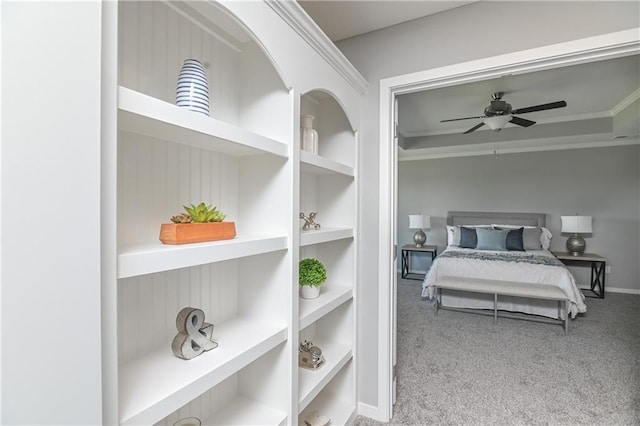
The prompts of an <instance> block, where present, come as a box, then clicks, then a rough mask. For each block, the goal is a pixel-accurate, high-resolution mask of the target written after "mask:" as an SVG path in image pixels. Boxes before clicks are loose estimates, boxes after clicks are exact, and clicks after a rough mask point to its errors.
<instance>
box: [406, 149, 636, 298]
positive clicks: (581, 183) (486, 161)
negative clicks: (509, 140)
mask: <svg viewBox="0 0 640 426" xmlns="http://www.w3.org/2000/svg"><path fill="white" fill-rule="evenodd" d="M638 151H640V147H638V146H637V145H636V146H619V147H612V148H590V149H577V150H566V151H552V152H535V153H523V154H506V155H499V156H498V158H495V157H494V156H479V157H465V158H447V159H441V160H421V161H403V162H401V163H399V168H398V192H399V193H398V217H399V218H406V217H407V215H408V214H409V213H410V212H415V211H422V213H423V214H426V215H430V216H431V231H430V232H429V233H428V243H429V244H436V245H438V248H439V250H440V251H442V250H443V249H444V246H445V245H446V234H445V224H446V216H447V211H450V210H462V211H474V210H475V211H509V212H535V213H546V214H547V228H549V230H550V231H551V232H552V233H553V235H554V237H553V239H552V241H551V250H557V251H566V247H565V242H566V239H567V237H566V236H564V235H561V234H560V216H562V215H567V214H575V213H580V214H584V215H588V216H593V234H592V236H590V237H587V238H586V242H587V252H590V253H597V254H599V255H601V256H604V257H606V258H607V265H609V266H611V274H609V275H607V276H606V285H607V287H614V288H618V289H627V290H631V291H632V292H636V293H638V294H640V275H639V274H638V267H637V260H638V259H640V252H639V245H638V241H637V238H636V235H637V234H638V232H640V208H639V207H638V206H639V204H640V199H639V197H638V192H639V187H638V186H639V183H638V180H639V162H638ZM411 238H412V231H410V230H409V229H407V228H406V226H402V224H401V223H399V224H398V241H399V242H400V243H399V245H401V244H404V243H408V242H410V241H411ZM415 266H417V267H418V268H424V267H425V266H427V262H423V264H416V265H415ZM571 269H572V271H573V273H574V275H575V276H576V279H577V280H578V283H579V284H580V285H585V286H586V285H588V284H589V282H590V281H589V280H590V276H589V272H590V270H589V268H584V267H583V268H580V267H576V268H571ZM587 305H588V301H587Z"/></svg>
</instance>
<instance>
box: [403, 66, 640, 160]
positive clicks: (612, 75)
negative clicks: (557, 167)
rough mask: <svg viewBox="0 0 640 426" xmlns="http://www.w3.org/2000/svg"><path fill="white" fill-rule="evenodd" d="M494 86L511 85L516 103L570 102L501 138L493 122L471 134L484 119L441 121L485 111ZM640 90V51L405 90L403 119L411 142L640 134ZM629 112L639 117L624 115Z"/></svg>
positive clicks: (508, 91) (510, 98)
mask: <svg viewBox="0 0 640 426" xmlns="http://www.w3.org/2000/svg"><path fill="white" fill-rule="evenodd" d="M494 92H504V95H503V98H502V99H503V100H505V101H507V102H508V103H510V104H511V105H512V107H513V109H514V110H515V109H519V108H525V107H529V106H534V105H541V104H546V103H551V102H555V101H562V100H564V101H566V103H567V106H566V107H564V108H558V109H550V110H546V111H539V112H531V113H526V114H519V115H518V117H521V118H525V119H527V120H531V121H535V122H536V124H535V125H533V126H531V127H527V128H524V127H520V126H517V125H514V124H511V123H508V124H507V126H506V127H505V128H504V129H502V130H501V131H500V135H499V137H498V136H497V135H496V132H495V131H493V130H491V129H489V128H488V126H486V125H485V126H483V127H481V128H480V129H478V130H476V131H474V132H472V133H469V134H466V135H465V134H463V132H465V131H466V130H469V129H470V128H472V127H474V126H475V125H477V124H479V123H481V122H482V121H483V120H482V119H469V120H460V121H452V122H446V123H441V122H440V121H441V120H445V119H453V118H460V117H478V116H483V111H484V108H485V107H486V106H488V105H489V103H490V101H491V94H492V93H494ZM639 97H640V57H639V56H637V55H635V56H627V57H622V58H616V59H609V60H605V61H598V62H591V63H585V64H580V65H573V66H568V67H562V68H556V69H550V70H545V71H538V72H532V73H528V74H520V75H510V76H503V77H500V78H495V79H491V80H485V81H480V82H474V83H469V84H463V85H458V86H450V87H444V88H440V89H434V90H427V91H422V92H416V93H411V94H406V95H401V96H400V97H399V101H398V105H399V107H398V108H399V114H398V115H399V123H398V124H399V128H400V132H401V134H402V135H403V136H404V137H405V140H404V142H403V145H404V146H403V147H404V148H405V149H419V148H429V147H439V146H452V145H464V144H474V143H487V142H492V141H496V140H503V141H504V140H531V139H542V138H551V137H559V136H569V135H574V136H577V137H584V135H587V134H600V135H606V136H604V137H606V138H614V137H618V138H620V137H621V136H626V137H634V136H635V137H638V133H640V130H639V128H638V119H639V118H640V109H639V108H640V104H639V102H638V98H639ZM627 115H631V116H635V120H630V119H628V118H626V119H624V120H623V119H622V118H623V117H626V116H627ZM616 117H617V118H616Z"/></svg>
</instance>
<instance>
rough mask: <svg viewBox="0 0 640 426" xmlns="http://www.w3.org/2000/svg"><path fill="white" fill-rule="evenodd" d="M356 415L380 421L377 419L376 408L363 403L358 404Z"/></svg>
mask: <svg viewBox="0 0 640 426" xmlns="http://www.w3.org/2000/svg"><path fill="white" fill-rule="evenodd" d="M358 415H360V416H365V417H369V418H370V419H374V420H376V421H381V420H380V419H379V418H378V407H374V406H373V405H369V404H365V403H363V402H358Z"/></svg>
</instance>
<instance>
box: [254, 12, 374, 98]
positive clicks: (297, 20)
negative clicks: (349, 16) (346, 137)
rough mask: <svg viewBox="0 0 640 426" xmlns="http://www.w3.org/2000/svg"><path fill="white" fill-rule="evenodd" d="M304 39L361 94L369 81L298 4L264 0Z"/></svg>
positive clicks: (365, 90) (364, 91)
mask: <svg viewBox="0 0 640 426" xmlns="http://www.w3.org/2000/svg"><path fill="white" fill-rule="evenodd" d="M264 1H265V3H266V4H267V5H268V6H269V7H270V8H271V9H273V10H274V11H275V12H276V13H277V14H278V15H279V16H280V17H281V18H282V19H283V20H284V21H285V22H286V23H287V24H288V25H289V26H290V27H291V28H293V30H294V31H295V32H296V33H298V34H299V35H300V36H301V37H302V38H303V39H304V41H306V42H307V44H309V45H310V46H311V47H312V48H313V50H315V51H316V52H317V53H318V54H319V55H320V56H321V57H322V58H323V59H324V60H326V61H327V62H328V63H329V64H330V65H331V67H333V69H335V70H336V72H337V73H338V74H340V75H341V76H342V77H343V78H345V79H346V80H347V81H348V82H349V84H351V86H352V87H353V88H354V89H355V90H356V91H357V92H358V93H360V94H361V95H364V94H365V93H366V92H367V87H368V86H369V83H368V82H367V80H365V79H364V77H362V75H361V74H360V72H358V70H357V69H356V68H355V67H354V66H353V64H351V62H349V60H348V59H347V58H346V57H345V56H344V55H343V54H342V52H341V51H340V50H339V49H338V48H337V47H336V45H335V44H333V42H332V41H331V40H330V39H329V37H328V36H327V35H326V34H325V33H324V32H323V31H322V30H321V29H320V27H319V26H318V24H316V23H315V22H314V21H313V20H312V19H311V18H310V17H309V15H308V14H307V13H306V12H305V11H304V9H302V7H300V5H299V4H298V3H297V2H295V1H291V0H264Z"/></svg>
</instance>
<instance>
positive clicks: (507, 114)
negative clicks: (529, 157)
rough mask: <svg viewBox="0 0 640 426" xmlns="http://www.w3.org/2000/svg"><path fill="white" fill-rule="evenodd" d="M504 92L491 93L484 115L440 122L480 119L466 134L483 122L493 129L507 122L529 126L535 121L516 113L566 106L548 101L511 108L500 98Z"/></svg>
mask: <svg viewBox="0 0 640 426" xmlns="http://www.w3.org/2000/svg"><path fill="white" fill-rule="evenodd" d="M503 95H504V92H495V93H493V94H492V95H491V104H490V105H489V106H487V107H486V108H485V109H484V115H481V116H478V117H463V118H450V119H447V120H441V121H440V122H441V123H445V122H448V121H459V120H477V119H482V121H481V122H480V123H479V124H476V125H475V126H473V127H472V128H470V129H469V130H467V131H466V132H464V133H463V134H465V135H466V134H468V133H471V132H474V131H476V130H477V129H479V128H480V127H482V126H484V125H485V124H486V125H487V126H488V127H489V128H490V129H491V130H495V131H498V132H499V131H500V130H502V129H504V127H505V126H506V125H507V123H511V124H515V125H516V126H520V127H529V126H533V125H534V124H536V122H535V121H531V120H527V119H525V118H521V117H517V116H516V114H527V113H530V112H537V111H546V110H549V109H556V108H564V107H566V106H567V103H566V102H565V101H556V102H550V103H547V104H541V105H533V106H530V107H525V108H518V109H513V108H512V107H511V104H510V103H508V102H507V101H504V100H502V96H503Z"/></svg>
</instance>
